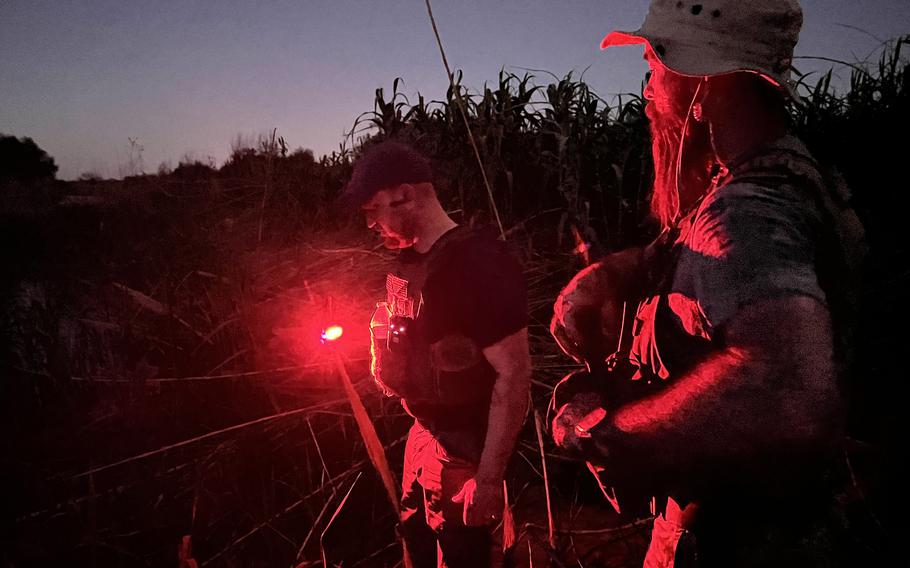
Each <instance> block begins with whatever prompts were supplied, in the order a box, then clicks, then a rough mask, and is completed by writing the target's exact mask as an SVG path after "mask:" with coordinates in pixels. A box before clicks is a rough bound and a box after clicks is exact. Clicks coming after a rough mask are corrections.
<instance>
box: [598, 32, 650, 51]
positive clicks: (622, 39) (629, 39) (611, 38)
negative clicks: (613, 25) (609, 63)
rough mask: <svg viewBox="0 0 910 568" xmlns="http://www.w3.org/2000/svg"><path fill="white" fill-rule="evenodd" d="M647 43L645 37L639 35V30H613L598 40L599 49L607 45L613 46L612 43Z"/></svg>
mask: <svg viewBox="0 0 910 568" xmlns="http://www.w3.org/2000/svg"><path fill="white" fill-rule="evenodd" d="M643 43H648V40H647V38H645V37H644V36H641V35H639V32H637V31H635V32H622V31H615V32H610V33H608V34H607V36H606V37H605V38H603V40H602V41H601V42H600V48H601V49H607V48H608V47H613V46H614V45H638V44H643Z"/></svg>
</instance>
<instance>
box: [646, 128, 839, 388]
mask: <svg viewBox="0 0 910 568" xmlns="http://www.w3.org/2000/svg"><path fill="white" fill-rule="evenodd" d="M778 147H780V148H784V149H786V150H787V152H786V153H783V154H782V153H777V152H775V149H776V148H778ZM800 154H801V155H804V156H805V157H806V160H811V158H809V157H808V152H807V151H806V150H805V147H804V146H803V145H802V143H801V142H799V141H798V140H797V139H795V138H792V137H785V138H782V139H781V140H780V141H778V142H777V143H776V144H775V145H774V146H772V147H770V148H769V149H768V152H767V153H763V154H762V157H761V158H759V159H756V160H752V161H749V162H746V163H743V164H741V165H740V166H738V167H736V168H731V169H732V170H733V171H732V172H731V176H730V179H731V180H732V181H730V182H729V183H728V184H726V185H722V186H721V187H719V188H717V189H716V190H715V191H713V192H712V193H711V194H709V195H708V196H707V197H705V199H704V200H703V201H702V203H701V204H700V205H699V207H698V210H697V211H696V213H695V214H694V216H693V218H692V221H691V224H690V225H689V226H688V228H686V229H685V230H684V232H683V234H682V236H681V243H680V245H681V250H680V253H679V257H678V261H677V265H676V269H675V271H674V272H673V275H672V278H671V279H670V285H669V289H668V290H667V291H665V292H664V293H663V294H662V295H661V296H655V297H653V298H651V299H649V300H646V301H645V302H643V303H642V304H641V306H640V307H639V312H638V316H637V318H636V319H637V321H636V329H635V330H634V333H635V339H634V341H633V350H632V351H633V352H632V356H633V359H638V361H639V362H640V363H641V364H642V365H645V366H646V367H649V368H650V370H651V371H652V372H653V373H654V374H655V375H657V376H659V377H661V378H667V377H668V376H669V372H668V369H667V365H671V366H672V364H673V362H672V360H673V359H674V358H676V357H673V356H671V354H676V353H678V352H679V351H680V349H679V346H678V345H674V343H675V344H678V343H685V342H687V341H688V340H689V339H692V340H694V341H695V342H696V343H697V342H698V340H699V339H700V340H701V341H702V343H707V342H709V341H711V340H713V339H715V338H716V334H717V332H718V330H720V329H722V327H723V326H724V324H725V323H727V322H728V321H729V319H730V318H731V317H732V316H733V315H734V314H736V312H737V311H738V310H739V309H740V308H742V307H743V306H747V305H749V304H753V303H755V302H757V301H760V300H763V299H767V298H772V297H776V296H787V295H803V296H809V297H812V298H816V299H818V300H820V301H824V300H825V295H824V293H823V292H822V289H821V287H820V286H819V283H818V278H817V277H816V271H815V250H816V242H817V239H818V233H819V228H820V224H821V223H822V220H821V219H822V215H821V212H820V211H819V208H818V207H817V206H816V204H815V202H814V200H813V197H812V195H811V194H810V193H809V192H807V191H805V190H803V189H801V188H799V187H796V186H794V185H791V184H787V183H781V181H780V178H779V177H778V178H772V177H768V181H767V182H766V183H765V182H763V180H762V174H761V172H767V171H768V168H769V167H772V166H774V167H776V168H777V169H778V171H779V170H780V169H781V168H785V169H788V170H792V169H793V168H792V167H790V166H791V165H793V164H792V162H793V160H794V156H797V161H799V160H798V156H799V155H800ZM803 165H804V164H803ZM737 179H740V180H742V181H737ZM668 328H671V329H668ZM658 343H660V347H661V350H662V352H661V350H658V345H657V344H658ZM686 349H688V348H686Z"/></svg>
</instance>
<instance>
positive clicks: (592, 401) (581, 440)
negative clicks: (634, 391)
mask: <svg viewBox="0 0 910 568" xmlns="http://www.w3.org/2000/svg"><path fill="white" fill-rule="evenodd" d="M605 406H606V405H605V404H604V401H603V399H602V398H601V397H600V396H599V395H597V394H595V393H591V392H585V393H579V394H576V395H575V396H573V397H572V399H571V400H570V401H569V402H567V403H565V404H563V405H562V406H560V407H559V408H558V409H557V411H556V417H555V418H553V423H552V424H551V431H552V433H553V441H554V442H556V445H557V446H559V447H560V448H562V449H563V450H565V451H567V452H569V453H571V454H573V455H576V456H578V457H582V458H585V459H589V458H591V457H592V453H594V454H596V453H597V452H598V451H602V450H603V448H602V447H601V446H600V445H599V444H597V441H596V440H594V439H593V438H592V437H591V430H592V429H593V428H594V427H596V426H597V425H598V424H600V423H601V422H602V421H603V420H604V419H605V418H606V416H607V411H606V408H604V407H605ZM597 457H599V458H601V459H602V458H606V455H601V456H597ZM598 461H600V460H598Z"/></svg>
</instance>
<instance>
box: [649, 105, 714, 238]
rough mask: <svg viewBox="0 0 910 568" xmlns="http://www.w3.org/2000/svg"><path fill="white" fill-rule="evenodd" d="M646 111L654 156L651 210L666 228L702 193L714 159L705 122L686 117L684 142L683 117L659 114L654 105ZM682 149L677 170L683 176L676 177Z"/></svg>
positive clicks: (706, 185) (708, 179)
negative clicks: (683, 138)
mask: <svg viewBox="0 0 910 568" xmlns="http://www.w3.org/2000/svg"><path fill="white" fill-rule="evenodd" d="M647 114H648V118H649V119H650V127H649V129H650V131H651V155H652V158H653V160H654V188H653V191H652V192H651V214H652V215H653V216H654V217H655V218H657V220H658V221H659V222H660V224H661V227H663V228H668V227H671V226H672V225H673V224H674V223H675V222H676V221H677V220H678V219H679V217H680V214H681V213H685V212H686V210H687V209H688V208H689V207H690V206H692V204H693V203H695V202H696V200H697V199H698V198H699V197H701V196H702V195H703V194H704V193H705V191H706V189H707V188H708V187H709V181H710V179H711V173H710V172H711V171H712V166H713V164H714V163H715V159H714V154H713V152H712V151H711V142H710V134H709V132H708V129H707V126H706V125H704V124H701V123H698V122H695V121H694V120H692V121H689V125H688V126H689V127H688V131H687V132H685V142H684V143H683V144H680V141H681V140H682V137H683V131H684V129H685V128H686V124H685V119H684V117H678V116H668V115H664V114H658V113H657V112H653V109H652V112H650V113H647ZM683 146H685V148H684V149H682V147H683ZM681 149H682V152H683V156H682V163H681V164H680V168H679V173H680V174H681V176H682V177H681V179H677V177H678V176H677V163H678V162H679V153H680V151H681Z"/></svg>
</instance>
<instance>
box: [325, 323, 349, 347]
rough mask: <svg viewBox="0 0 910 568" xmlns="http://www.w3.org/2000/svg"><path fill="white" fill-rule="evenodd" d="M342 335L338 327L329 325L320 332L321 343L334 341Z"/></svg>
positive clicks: (342, 330)
mask: <svg viewBox="0 0 910 568" xmlns="http://www.w3.org/2000/svg"><path fill="white" fill-rule="evenodd" d="M343 334H344V329H342V328H341V326H340V325H331V326H329V327H327V328H325V329H324V330H323V331H322V341H323V343H325V342H326V341H335V340H337V339H338V338H339V337H341V336H342V335H343Z"/></svg>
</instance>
